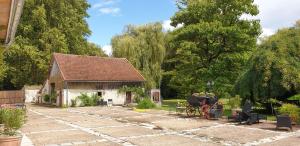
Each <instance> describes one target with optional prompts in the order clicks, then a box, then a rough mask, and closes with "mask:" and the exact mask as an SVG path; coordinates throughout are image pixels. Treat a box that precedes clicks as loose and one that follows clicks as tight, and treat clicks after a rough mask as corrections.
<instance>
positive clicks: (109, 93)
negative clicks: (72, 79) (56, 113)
mask: <svg viewBox="0 0 300 146" xmlns="http://www.w3.org/2000/svg"><path fill="white" fill-rule="evenodd" d="M97 92H102V98H103V100H104V101H107V100H108V99H112V100H113V104H114V105H123V104H124V103H125V100H126V94H125V93H118V89H107V90H87V89H84V90H80V89H64V91H63V96H64V103H63V104H67V103H68V105H71V99H75V98H76V97H78V96H80V95H81V93H86V94H87V95H89V96H91V95H93V94H97ZM67 100H68V101H67Z"/></svg>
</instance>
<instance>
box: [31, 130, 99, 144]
mask: <svg viewBox="0 0 300 146" xmlns="http://www.w3.org/2000/svg"><path fill="white" fill-rule="evenodd" d="M27 137H29V138H30V139H31V141H32V142H33V144H34V145H35V146H40V145H47V144H49V145H50V144H62V143H72V142H76V141H83V142H85V141H93V140H98V139H103V138H101V137H100V136H95V135H91V134H88V133H86V132H83V131H80V130H71V131H60V132H47V133H35V134H27Z"/></svg>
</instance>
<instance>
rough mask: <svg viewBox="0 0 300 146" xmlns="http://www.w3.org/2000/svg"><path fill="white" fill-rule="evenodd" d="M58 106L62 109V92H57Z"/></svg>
mask: <svg viewBox="0 0 300 146" xmlns="http://www.w3.org/2000/svg"><path fill="white" fill-rule="evenodd" d="M59 106H60V107H62V106H63V96H62V91H61V90H60V91H59Z"/></svg>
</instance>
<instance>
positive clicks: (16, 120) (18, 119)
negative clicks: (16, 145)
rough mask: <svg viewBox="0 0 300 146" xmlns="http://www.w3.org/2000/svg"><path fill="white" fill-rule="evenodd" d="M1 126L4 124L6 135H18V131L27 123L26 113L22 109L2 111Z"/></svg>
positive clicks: (0, 111)
mask: <svg viewBox="0 0 300 146" xmlns="http://www.w3.org/2000/svg"><path fill="white" fill-rule="evenodd" d="M0 119H1V121H0V122H1V124H4V131H3V134H4V135H9V136H13V135H16V133H17V132H16V131H17V130H18V129H20V128H21V127H22V125H23V124H24V122H25V111H24V110H22V109H9V108H3V109H0Z"/></svg>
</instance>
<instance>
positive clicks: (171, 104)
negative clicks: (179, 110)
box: [156, 99, 186, 111]
mask: <svg viewBox="0 0 300 146" xmlns="http://www.w3.org/2000/svg"><path fill="white" fill-rule="evenodd" d="M178 102H180V103H182V102H186V100H185V99H168V100H163V101H162V105H161V106H160V107H157V108H156V109H159V110H166V111H176V106H177V104H178Z"/></svg>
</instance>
